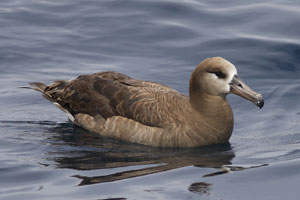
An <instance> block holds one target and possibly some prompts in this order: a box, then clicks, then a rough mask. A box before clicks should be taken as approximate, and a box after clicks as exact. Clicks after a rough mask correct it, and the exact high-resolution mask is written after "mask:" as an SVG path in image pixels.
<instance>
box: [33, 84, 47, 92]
mask: <svg viewBox="0 0 300 200" xmlns="http://www.w3.org/2000/svg"><path fill="white" fill-rule="evenodd" d="M29 85H31V86H32V87H33V88H32V89H34V90H36V91H39V92H44V91H45V89H46V87H47V85H46V84H44V83H41V82H31V83H29Z"/></svg>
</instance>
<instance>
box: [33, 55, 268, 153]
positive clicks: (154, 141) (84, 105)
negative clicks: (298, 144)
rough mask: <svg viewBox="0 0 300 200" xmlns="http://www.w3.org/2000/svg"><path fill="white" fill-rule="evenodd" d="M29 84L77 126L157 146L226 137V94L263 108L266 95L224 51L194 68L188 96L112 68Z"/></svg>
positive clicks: (228, 123)
mask: <svg viewBox="0 0 300 200" xmlns="http://www.w3.org/2000/svg"><path fill="white" fill-rule="evenodd" d="M30 85H31V86H32V87H33V89H35V90H37V91H39V92H42V94H43V96H44V97H45V98H46V99H48V100H49V101H51V102H53V103H54V104H55V105H56V106H57V107H58V108H60V109H61V110H63V111H64V112H65V113H67V115H68V117H69V118H70V120H71V121H72V122H73V123H74V124H75V125H77V126H80V127H82V128H85V129H87V130H89V131H91V132H94V133H98V134H100V135H104V136H109V137H113V138H117V139H120V140H124V141H128V142H133V143H139V144H144V145H151V146H159V147H195V146H203V145H209V144H218V143H225V142H227V141H228V140H229V138H230V136H231V134H232V130H233V124H234V119H233V113H232V110H231V107H230V105H229V103H228V102H227V100H226V96H227V94H230V93H233V94H236V95H239V96H241V97H243V98H245V99H247V100H249V101H251V102H253V103H254V104H256V105H257V106H258V107H260V108H262V107H263V105H264V100H263V98H262V95H261V94H258V93H256V92H255V91H253V90H252V89H250V88H249V87H248V86H247V85H246V84H245V83H244V82H243V81H242V80H241V79H240V78H239V77H238V76H237V71H236V68H235V66H234V65H233V64H232V63H230V62H229V61H227V60H225V59H224V58H221V57H212V58H207V59H205V60H204V61H202V62H201V63H200V64H199V65H198V66H197V67H196V68H195V70H194V71H193V72H192V74H191V78H190V83H189V96H186V95H183V94H181V93H179V92H177V91H176V90H174V89H172V88H170V87H168V86H165V85H162V84H160V83H155V82H149V81H142V80H136V79H133V78H131V77H129V76H127V75H124V74H121V73H118V72H112V71H107V72H98V73H94V74H91V75H82V76H79V77H78V78H76V79H74V80H71V81H65V80H58V81H54V82H53V83H52V84H50V85H45V84H44V83H40V82H32V83H30Z"/></svg>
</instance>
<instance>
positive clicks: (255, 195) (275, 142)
mask: <svg viewBox="0 0 300 200" xmlns="http://www.w3.org/2000/svg"><path fill="white" fill-rule="evenodd" d="M299 36H300V2H299V1H296V0H295V1H289V0H274V1H266V0H263V1H261V0H260V1H258V0H253V1H243V0H242V1H241V0H229V1H215V0H213V1H204V0H203V1H201V0H173V1H171V0H143V1H141V0H101V1H100V0H60V1H54V0H1V1H0V199H5V200H19V199H22V200H40V199H43V200H44V199H45V200H53V199H55V200H57V199H61V200H65V199H85V200H101V199H102V200H103V199H114V200H124V199H128V200H133V199H136V200H141V199H162V200H164V199H166V200H169V199H178V200H184V199H209V200H241V199H242V200H253V199H263V200H277V199H278V200H281V199H288V200H298V199H299V196H300V190H299V187H300V186H299V185H300V167H299V166H300V79H299V77H300V64H299V63H300V38H299ZM211 56H222V57H224V58H226V59H228V60H230V61H231V62H232V63H233V64H235V65H236V67H237V69H238V72H239V76H240V77H241V78H242V79H243V80H244V81H245V82H246V83H247V84H248V85H250V86H251V87H252V88H253V89H254V90H256V91H258V92H260V93H262V94H263V96H264V97H265V107H264V108H263V109H262V110H259V109H258V108H257V107H256V106H255V105H253V104H251V103H249V102H248V101H245V100H243V99H241V98H239V97H237V96H233V95H230V96H229V97H228V98H229V101H230V103H231V105H232V108H233V110H234V114H235V129H234V132H233V136H232V138H231V139H230V142H229V143H228V144H225V145H215V146H209V147H202V148H192V149H165V148H153V147H147V146H142V145H136V144H129V143H125V142H121V141H117V140H114V139H110V138H105V137H102V136H98V135H96V134H92V133H89V132H87V131H85V130H83V129H80V128H78V127H74V126H73V125H72V124H71V123H70V122H69V121H68V120H67V117H66V116H65V115H64V113H62V112H61V111H60V110H58V109H57V108H55V107H54V106H53V105H52V104H50V103H49V102H47V100H45V99H43V98H42V97H41V95H40V94H39V93H37V92H35V91H31V90H27V89H23V88H20V87H22V86H27V83H28V82H30V81H43V82H46V83H50V82H51V81H53V80H56V79H72V78H75V77H77V76H78V75H80V74H88V73H93V72H98V71H104V70H114V71H119V72H123V73H126V74H128V75H130V76H132V77H134V78H137V79H146V80H150V81H157V82H161V83H163V84H166V85H169V86H171V87H173V88H175V89H177V90H178V91H180V92H182V93H185V94H187V92H188V81H189V76H190V73H191V71H192V70H193V69H194V67H195V66H196V65H197V64H198V63H200V61H201V60H203V59H204V58H206V57H211Z"/></svg>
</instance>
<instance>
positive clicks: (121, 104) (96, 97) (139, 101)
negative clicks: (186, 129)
mask: <svg viewBox="0 0 300 200" xmlns="http://www.w3.org/2000/svg"><path fill="white" fill-rule="evenodd" d="M44 95H47V96H48V98H51V100H52V101H54V102H57V103H58V104H59V105H60V106H62V107H63V108H64V109H66V110H67V111H68V112H70V113H71V114H72V115H76V114H88V115H91V116H95V115H101V116H102V117H103V118H104V119H107V118H110V117H113V116H122V117H126V118H129V119H132V120H135V121H138V122H140V123H142V124H144V125H147V126H154V127H163V126H165V125H166V124H169V123H168V120H172V118H171V117H170V116H168V115H169V113H170V109H168V102H170V101H172V98H184V97H183V95H181V94H179V93H178V92H177V91H175V90H174V89H171V88H169V87H167V86H165V85H162V84H158V83H154V82H147V81H139V80H135V79H132V78H130V77H129V76H126V75H124V74H121V73H117V72H99V73H95V74H92V75H84V76H79V77H78V78H77V79H75V80H72V81H56V82H54V83H53V84H51V85H50V86H47V87H46V88H45V90H44Z"/></svg>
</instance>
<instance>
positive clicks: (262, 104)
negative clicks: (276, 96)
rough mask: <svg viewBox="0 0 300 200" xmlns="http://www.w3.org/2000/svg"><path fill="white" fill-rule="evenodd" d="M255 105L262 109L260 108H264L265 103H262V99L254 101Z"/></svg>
mask: <svg viewBox="0 0 300 200" xmlns="http://www.w3.org/2000/svg"><path fill="white" fill-rule="evenodd" d="M255 104H256V105H257V106H258V107H259V108H260V109H262V107H264V104H265V102H264V100H263V99H261V100H258V101H256V102H255Z"/></svg>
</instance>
